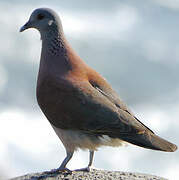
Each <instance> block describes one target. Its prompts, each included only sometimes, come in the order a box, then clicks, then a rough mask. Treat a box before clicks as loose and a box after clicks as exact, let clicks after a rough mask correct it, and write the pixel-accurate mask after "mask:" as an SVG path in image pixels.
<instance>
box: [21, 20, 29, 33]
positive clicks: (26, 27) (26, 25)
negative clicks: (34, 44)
mask: <svg viewBox="0 0 179 180" xmlns="http://www.w3.org/2000/svg"><path fill="white" fill-rule="evenodd" d="M31 27H32V26H31V22H30V21H28V22H27V23H26V24H24V25H23V26H22V27H21V28H20V30H19V31H20V32H23V31H25V30H26V29H29V28H31Z"/></svg>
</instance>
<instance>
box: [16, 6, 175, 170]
mask: <svg viewBox="0 0 179 180" xmlns="http://www.w3.org/2000/svg"><path fill="white" fill-rule="evenodd" d="M29 28H35V29H37V30H38V31H39V32H40V35H41V40H42V50H41V58H40V66H39V73H38V79H37V88H36V95H37V102H38V104H39V106H40V108H41V110H42V112H43V113H44V114H45V116H46V118H47V119H48V121H49V122H50V124H51V126H52V128H53V129H54V131H55V132H56V134H57V136H58V137H59V139H60V140H61V141H62V143H63V145H64V147H65V149H66V157H65V159H64V160H63V162H62V163H61V165H60V166H59V168H57V169H56V171H70V170H69V169H68V168H67V167H66V166H67V163H68V162H69V161H70V159H71V158H72V156H73V154H74V152H75V151H76V150H78V149H82V150H89V154H90V156H89V163H88V166H87V167H86V168H83V169H81V170H84V171H90V168H91V166H92V163H93V159H94V158H93V157H94V152H95V151H97V150H98V148H99V147H101V146H114V147H119V146H122V145H124V144H126V143H127V144H133V145H137V146H140V147H143V148H147V149H152V150H159V151H165V152H174V151H175V150H176V149H177V146H176V145H175V144H172V143H170V142H169V141H167V140H164V139H163V138H161V137H159V136H157V135H156V134H155V133H154V132H153V131H152V130H151V129H150V128H148V127H147V126H146V125H144V124H143V123H142V122H141V121H140V120H139V119H138V118H137V117H136V116H135V115H134V114H133V113H132V112H131V110H130V109H129V108H128V107H127V106H126V105H125V104H124V103H123V102H122V101H121V100H120V98H119V96H118V94H117V93H116V91H115V90H113V89H112V87H111V85H110V84H109V83H108V82H107V81H106V80H105V78H103V77H102V76H101V75H100V74H99V73H98V72H96V71H95V70H93V69H92V68H91V67H89V66H88V65H87V64H86V63H85V62H84V61H83V60H82V59H81V58H80V57H79V56H78V55H77V54H76V52H75V51H74V50H73V49H72V47H71V45H70V44H69V42H68V41H67V40H66V37H65V35H64V32H63V27H62V23H61V20H60V17H59V16H58V14H57V13H56V12H55V11H54V10H52V9H49V8H38V9H35V10H34V11H33V12H32V14H31V16H30V18H29V20H28V22H27V23H26V24H25V25H24V26H22V27H21V29H20V32H22V31H24V30H26V29H29ZM96 48H99V47H96Z"/></svg>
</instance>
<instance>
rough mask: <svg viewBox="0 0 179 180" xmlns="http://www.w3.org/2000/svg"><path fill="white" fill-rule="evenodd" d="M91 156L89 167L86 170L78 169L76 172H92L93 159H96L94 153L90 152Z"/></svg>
mask: <svg viewBox="0 0 179 180" xmlns="http://www.w3.org/2000/svg"><path fill="white" fill-rule="evenodd" d="M89 153H90V156H89V163H88V166H87V167H86V168H81V169H76V170H75V171H86V172H90V170H91V166H92V163H93V158H94V151H91V150H90V151H89Z"/></svg>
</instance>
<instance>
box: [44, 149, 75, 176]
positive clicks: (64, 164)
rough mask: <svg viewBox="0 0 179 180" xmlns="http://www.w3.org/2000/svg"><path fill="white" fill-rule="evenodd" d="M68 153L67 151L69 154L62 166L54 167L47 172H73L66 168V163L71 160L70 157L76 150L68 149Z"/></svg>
mask: <svg viewBox="0 0 179 180" xmlns="http://www.w3.org/2000/svg"><path fill="white" fill-rule="evenodd" d="M66 153H67V155H66V157H65V159H64V160H63V162H62V164H61V165H60V167H59V168H57V169H52V170H51V171H48V172H46V173H58V172H64V171H67V172H68V173H70V174H71V173H72V171H71V170H69V169H68V168H66V165H67V163H68V162H69V161H70V159H71V158H72V156H73V153H74V151H72V152H68V151H67V152H66Z"/></svg>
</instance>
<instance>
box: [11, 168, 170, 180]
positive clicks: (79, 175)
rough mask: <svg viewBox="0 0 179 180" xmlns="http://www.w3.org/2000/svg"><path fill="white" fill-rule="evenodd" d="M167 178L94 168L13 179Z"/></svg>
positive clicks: (111, 179)
mask: <svg viewBox="0 0 179 180" xmlns="http://www.w3.org/2000/svg"><path fill="white" fill-rule="evenodd" d="M84 179H85V180H99V179H100V180H103V179H105V180H116V179H119V180H167V179H165V178H162V177H157V176H154V175H148V174H141V173H131V172H121V171H106V170H97V169H92V170H91V172H82V171H73V172H72V174H69V173H65V172H63V173H59V174H48V173H46V172H42V173H34V174H27V175H24V176H21V177H16V178H13V179H11V180H84Z"/></svg>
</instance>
